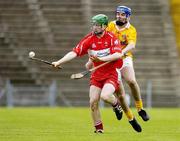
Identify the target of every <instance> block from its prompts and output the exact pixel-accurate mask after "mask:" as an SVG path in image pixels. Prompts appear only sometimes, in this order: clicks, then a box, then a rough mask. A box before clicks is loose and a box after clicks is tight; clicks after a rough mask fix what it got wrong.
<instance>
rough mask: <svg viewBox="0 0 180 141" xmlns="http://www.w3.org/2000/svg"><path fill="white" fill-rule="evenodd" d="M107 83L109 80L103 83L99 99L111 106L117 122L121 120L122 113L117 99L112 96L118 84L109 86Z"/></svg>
mask: <svg viewBox="0 0 180 141" xmlns="http://www.w3.org/2000/svg"><path fill="white" fill-rule="evenodd" d="M108 81H109V80H107V83H105V84H104V86H103V88H102V91H101V99H102V100H104V101H105V102H106V103H109V104H110V105H112V107H113V110H114V112H115V114H116V118H117V119H118V120H121V118H122V115H123V111H122V108H121V106H120V104H119V101H118V99H117V98H116V97H115V96H114V92H115V90H116V89H117V86H118V83H117V84H116V83H114V84H111V83H108ZM110 81H111V82H113V81H114V80H113V79H112V80H110ZM116 85H117V86H116Z"/></svg>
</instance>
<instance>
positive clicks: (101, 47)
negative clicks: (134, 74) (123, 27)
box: [73, 31, 122, 80]
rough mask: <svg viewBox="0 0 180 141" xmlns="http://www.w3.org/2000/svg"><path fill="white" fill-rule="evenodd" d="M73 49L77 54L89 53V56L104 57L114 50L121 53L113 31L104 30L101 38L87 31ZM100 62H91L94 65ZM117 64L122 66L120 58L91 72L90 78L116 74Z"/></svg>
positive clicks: (104, 77)
mask: <svg viewBox="0 0 180 141" xmlns="http://www.w3.org/2000/svg"><path fill="white" fill-rule="evenodd" d="M73 51H74V52H76V54H77V56H82V55H85V54H89V56H97V57H104V56H108V55H110V54H113V53H115V52H119V53H121V45H120V42H119V40H118V39H117V38H116V37H115V35H114V34H113V33H111V32H108V31H105V34H104V35H103V37H101V38H98V37H97V36H96V35H94V34H93V33H89V34H88V35H87V36H85V37H84V38H83V39H82V40H81V41H80V42H79V44H78V45H77V46H76V47H75V48H73ZM102 63H103V62H93V65H94V67H95V66H98V65H100V64H102ZM117 63H118V65H117ZM120 64H121V65H120ZM117 66H118V67H119V66H122V59H119V60H117V61H113V62H111V63H109V64H107V65H105V66H103V67H101V68H99V69H97V70H96V71H94V72H93V73H92V75H91V78H94V79H96V80H103V79H106V78H108V77H110V76H111V75H116V74H117V72H116V68H117Z"/></svg>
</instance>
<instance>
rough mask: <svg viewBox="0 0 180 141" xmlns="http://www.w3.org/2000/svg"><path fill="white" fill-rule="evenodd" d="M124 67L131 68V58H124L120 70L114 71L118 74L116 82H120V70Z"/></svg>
mask: <svg viewBox="0 0 180 141" xmlns="http://www.w3.org/2000/svg"><path fill="white" fill-rule="evenodd" d="M124 67H133V59H132V57H126V58H124V59H123V66H122V67H121V68H120V69H116V71H117V73H118V81H121V80H122V77H121V70H122V69H123V68H124Z"/></svg>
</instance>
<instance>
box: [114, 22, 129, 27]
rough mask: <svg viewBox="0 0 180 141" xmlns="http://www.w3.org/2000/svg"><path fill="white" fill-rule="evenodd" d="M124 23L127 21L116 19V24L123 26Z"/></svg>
mask: <svg viewBox="0 0 180 141" xmlns="http://www.w3.org/2000/svg"><path fill="white" fill-rule="evenodd" d="M126 23H127V21H126V22H121V21H116V25H119V26H123V25H125V24H126Z"/></svg>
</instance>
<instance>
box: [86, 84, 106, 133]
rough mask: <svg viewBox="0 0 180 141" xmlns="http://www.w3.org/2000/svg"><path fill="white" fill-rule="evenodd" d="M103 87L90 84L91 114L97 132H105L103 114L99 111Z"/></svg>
mask: <svg viewBox="0 0 180 141" xmlns="http://www.w3.org/2000/svg"><path fill="white" fill-rule="evenodd" d="M100 93H101V89H100V88H99V87H96V86H94V85H91V86H90V91H89V97H90V101H89V102H90V109H91V116H92V119H93V123H94V127H95V133H103V123H102V121H101V115H100V111H99V105H98V104H99V100H100Z"/></svg>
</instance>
